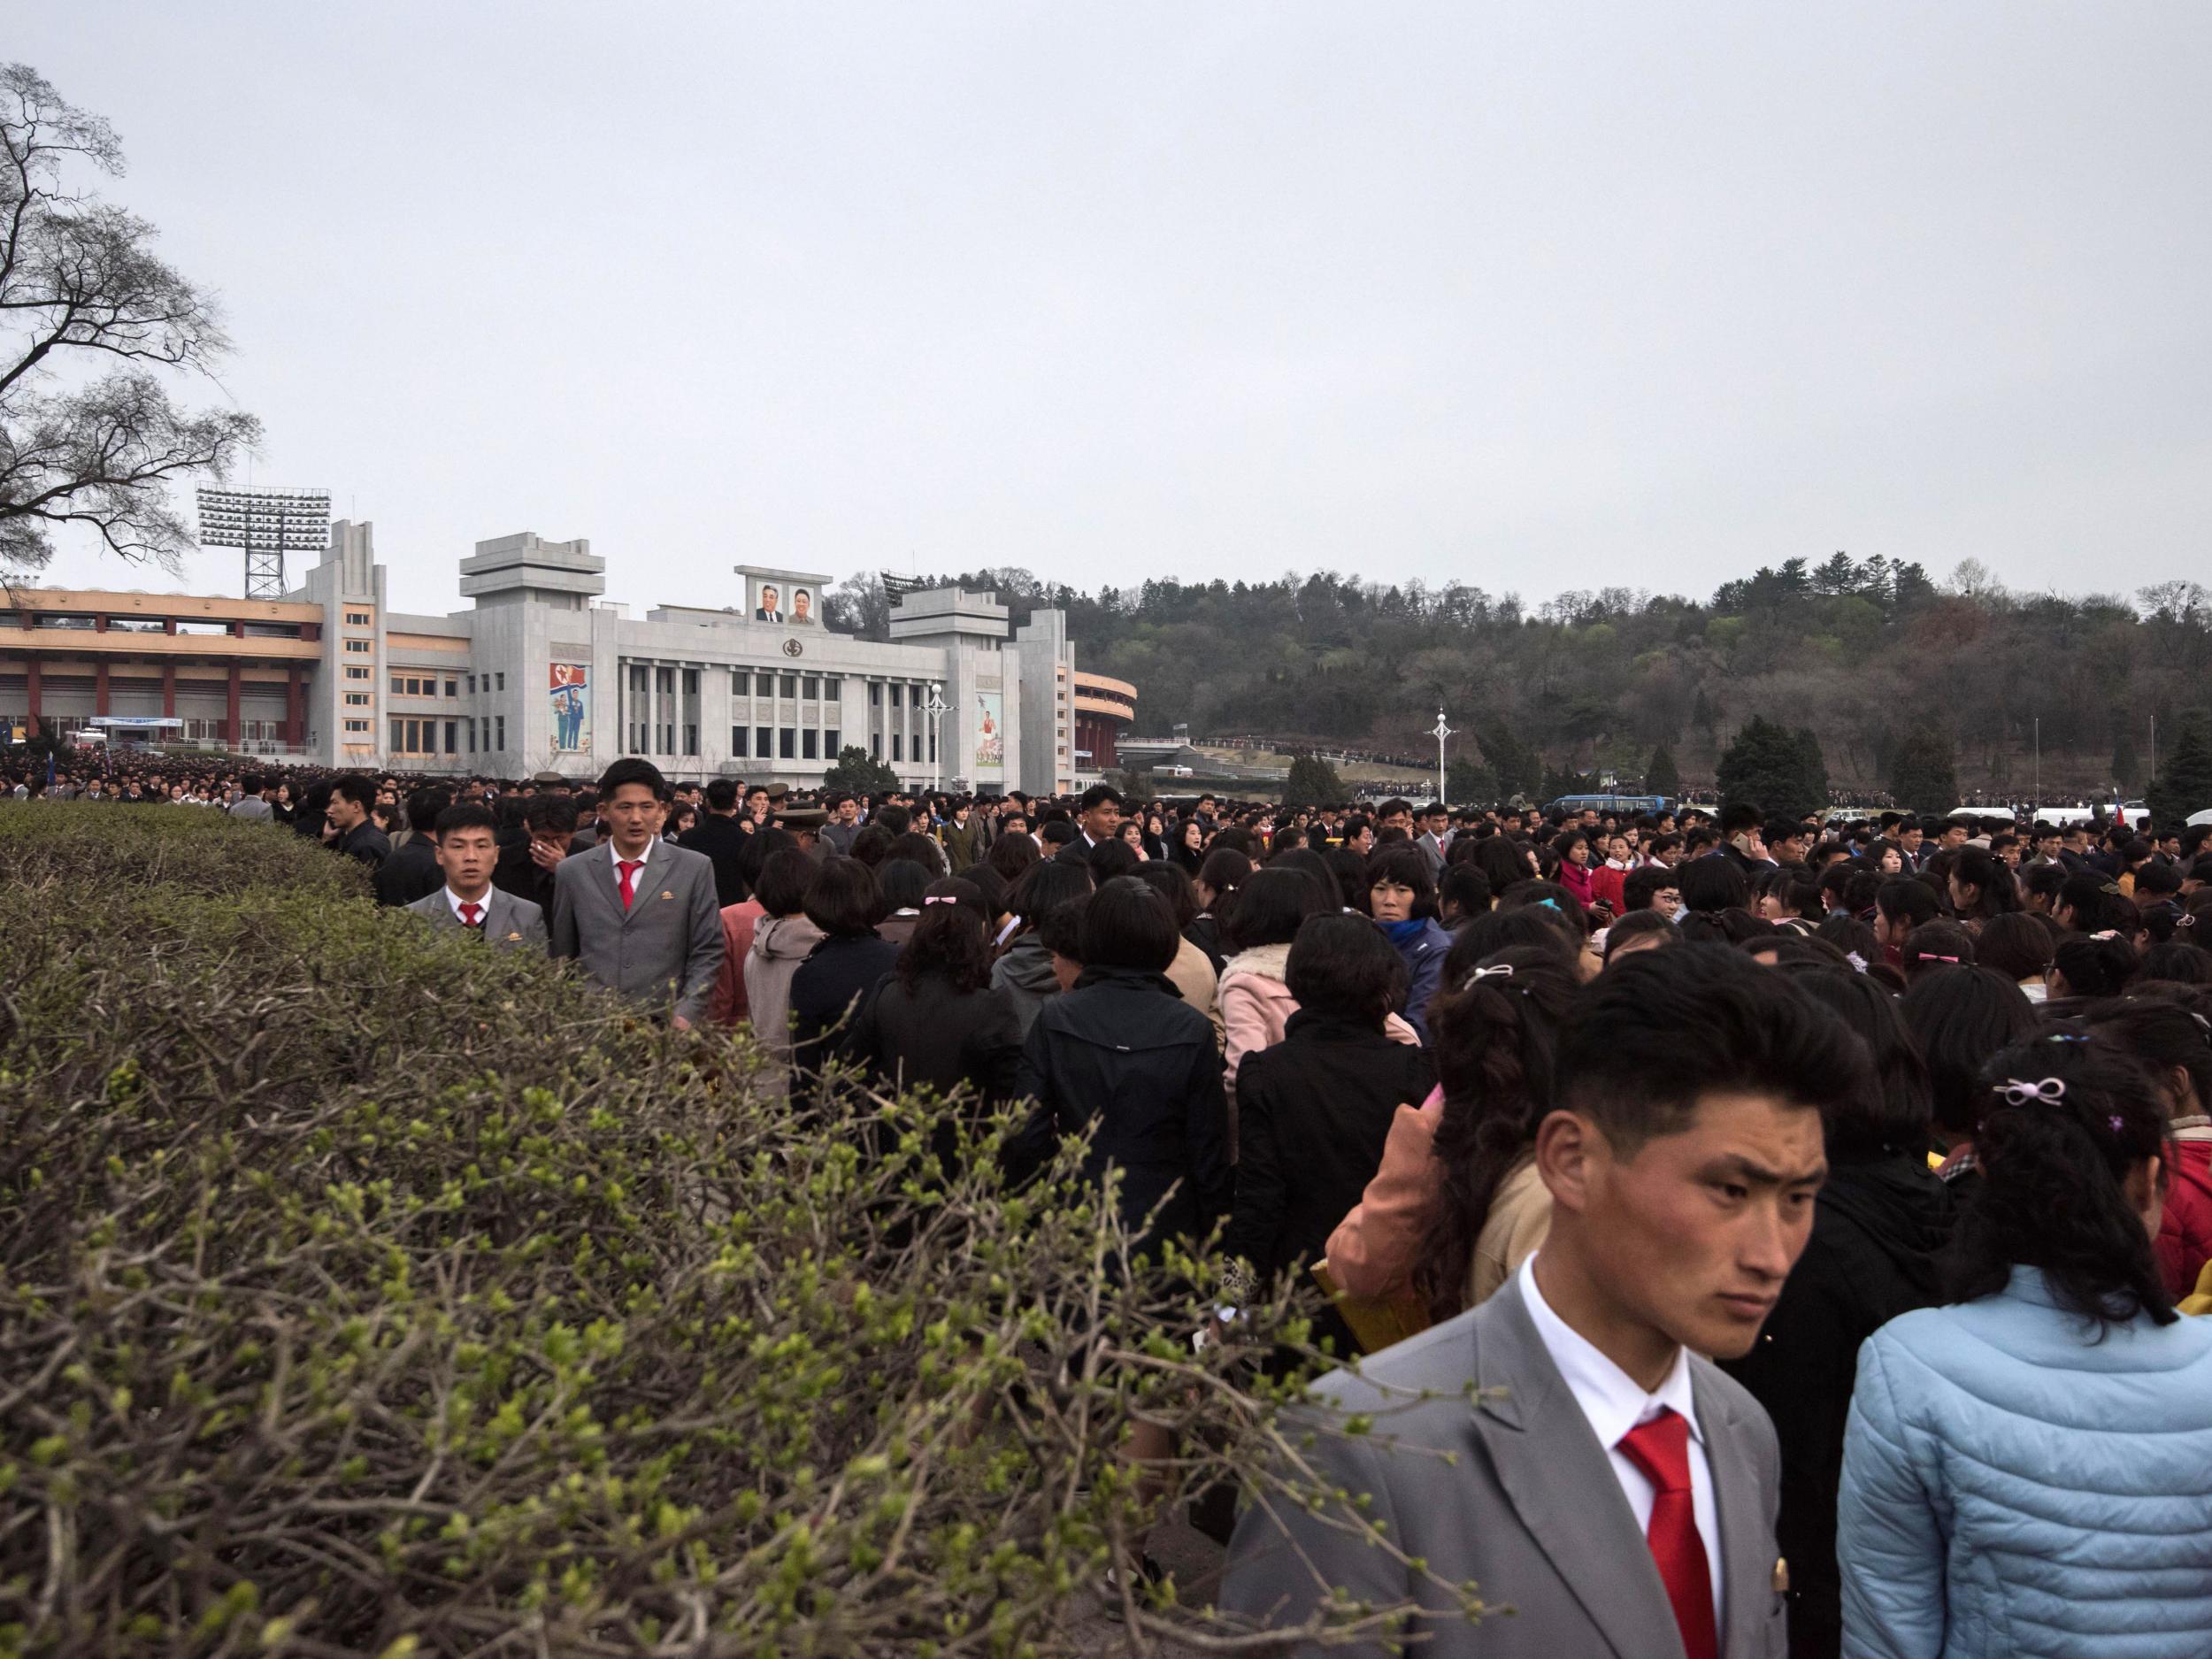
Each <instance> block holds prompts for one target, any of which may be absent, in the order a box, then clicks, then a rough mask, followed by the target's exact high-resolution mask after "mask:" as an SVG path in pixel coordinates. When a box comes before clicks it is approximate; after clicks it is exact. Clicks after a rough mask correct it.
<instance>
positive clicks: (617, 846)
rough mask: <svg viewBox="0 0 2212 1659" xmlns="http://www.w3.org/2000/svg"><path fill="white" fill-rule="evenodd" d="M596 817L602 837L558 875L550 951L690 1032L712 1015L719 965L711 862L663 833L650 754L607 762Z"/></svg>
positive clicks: (660, 796) (718, 915)
mask: <svg viewBox="0 0 2212 1659" xmlns="http://www.w3.org/2000/svg"><path fill="white" fill-rule="evenodd" d="M599 814H600V818H601V821H602V822H603V823H604V824H605V826H606V827H607V834H606V837H605V839H604V840H603V841H601V842H600V843H599V844H598V845H597V846H595V847H593V848H591V849H589V850H588V851H585V852H581V853H573V854H572V855H570V856H568V857H566V858H564V859H562V860H561V863H560V867H559V868H558V869H557V871H555V872H554V875H553V926H552V937H553V945H552V949H553V954H554V955H555V956H572V957H574V958H576V959H577V960H578V961H580V962H581V963H582V964H583V966H584V972H585V975H586V976H587V977H588V978H589V979H595V980H596V981H597V982H598V983H599V984H601V985H603V986H605V987H607V988H608V989H609V990H611V991H619V992H621V993H622V995H625V996H627V997H631V998H633V999H634V1000H635V1001H637V1002H642V1003H644V1004H646V1005H648V1006H649V1007H651V1008H653V1009H655V1010H662V1009H665V1010H668V1011H669V1013H670V1017H671V1018H672V1021H673V1023H674V1025H675V1026H676V1028H677V1029H678V1030H679V1031H686V1030H688V1029H690V1027H691V1026H693V1025H696V1024H697V1023H698V1022H699V1021H700V1020H702V1019H703V1018H705V1017H706V1011H707V1001H708V999H709V998H710V996H711V995H713V993H714V979H715V975H716V973H717V972H719V970H720V969H721V966H722V950H723V943H722V907H721V905H720V903H719V902H718V901H717V899H716V897H715V887H714V864H713V861H712V860H711V859H710V858H708V857H707V856H705V855H704V854H703V853H695V852H689V851H687V850H686V849H683V848H681V847H678V846H675V845H673V844H672V843H671V842H668V841H662V840H661V839H660V829H661V825H662V824H663V823H664V821H665V820H666V818H667V817H668V782H667V780H665V779H664V778H663V777H662V776H661V773H660V768H659V767H657V766H656V765H654V764H652V763H651V762H650V761H646V760H639V759H637V758H636V757H626V758H624V759H621V760H618V761H616V762H615V763H614V764H612V765H611V766H610V767H608V768H607V770H606V772H604V773H603V775H602V776H601V778H600V780H599Z"/></svg>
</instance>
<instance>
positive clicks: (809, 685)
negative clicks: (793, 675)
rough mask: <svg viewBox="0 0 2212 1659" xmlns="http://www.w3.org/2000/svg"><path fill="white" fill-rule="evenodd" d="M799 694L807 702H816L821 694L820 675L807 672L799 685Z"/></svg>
mask: <svg viewBox="0 0 2212 1659" xmlns="http://www.w3.org/2000/svg"><path fill="white" fill-rule="evenodd" d="M799 695H800V696H802V697H803V698H804V699H805V700H806V701H807V702H809V703H818V702H819V701H820V700H821V696H822V680H821V677H820V676H819V675H817V674H809V675H808V676H807V677H806V679H805V680H804V681H803V684H802V686H801V688H800V692H799Z"/></svg>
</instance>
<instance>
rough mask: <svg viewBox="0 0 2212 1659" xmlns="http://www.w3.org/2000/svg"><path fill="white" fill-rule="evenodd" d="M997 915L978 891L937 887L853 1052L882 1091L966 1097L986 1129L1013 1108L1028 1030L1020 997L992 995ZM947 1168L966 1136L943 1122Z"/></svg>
mask: <svg viewBox="0 0 2212 1659" xmlns="http://www.w3.org/2000/svg"><path fill="white" fill-rule="evenodd" d="M989 930H990V915H989V912H988V910H987V908H986V907H985V904H984V902H983V895H982V892H981V890H980V889H979V888H978V887H976V886H975V884H974V883H972V882H971V881H966V880H963V879H960V878H959V877H956V876H949V877H946V878H944V879H941V880H937V881H933V882H931V883H930V885H929V889H928V891H927V892H926V893H925V894H924V895H922V903H921V919H920V921H919V922H918V923H917V924H916V925H915V928H914V933H913V936H912V937H911V938H910V939H909V940H908V941H906V944H905V947H904V948H903V949H901V950H900V951H899V953H898V960H897V962H896V964H895V966H894V967H893V969H892V971H891V972H889V973H888V974H887V975H885V976H884V977H883V979H880V980H879V982H878V983H877V985H876V987H875V988H874V990H873V991H872V994H870V995H868V996H867V997H865V998H864V1000H863V1002H862V1003H861V1005H860V1010H859V1012H858V1014H857V1015H856V1018H855V1023H854V1029H853V1035H852V1040H851V1042H850V1043H849V1052H850V1053H851V1055H852V1057H853V1059H854V1060H855V1061H856V1063H857V1064H860V1065H861V1066H863V1067H864V1068H865V1069H866V1070H867V1071H869V1072H870V1073H871V1074H872V1076H874V1077H876V1078H878V1079H881V1081H882V1084H883V1086H884V1087H886V1088H887V1089H891V1090H896V1091H907V1090H914V1089H926V1090H927V1091H929V1092H930V1093H931V1094H934V1095H936V1096H938V1097H940V1098H945V1097H949V1096H951V1095H953V1094H963V1095H964V1104H963V1107H962V1113H963V1115H964V1116H965V1117H967V1118H969V1120H970V1121H971V1122H979V1121H980V1120H981V1119H982V1118H985V1117H987V1115H988V1114H989V1113H990V1111H991V1110H992V1109H993V1108H995V1107H996V1106H997V1105H999V1104H1000V1103H1001V1102H1005V1101H1010V1100H1012V1099H1013V1098H1015V1090H1016V1088H1017V1087H1018V1084H1019V1077H1018V1073H1019V1071H1020V1069H1021V1045H1022V1027H1021V1021H1020V1019H1019V1018H1018V1017H1017V1016H1016V1015H1015V1012H1014V1003H1013V999H1012V997H1011V996H1010V995H1009V994H1008V993H1007V992H1004V991H1001V990H994V989H993V988H992V987H991V941H990V931H989ZM931 1146H932V1148H933V1151H934V1152H935V1153H936V1155H937V1158H938V1161H939V1164H941V1167H942V1168H944V1169H945V1170H947V1171H950V1170H952V1169H953V1168H954V1167H955V1165H956V1162H957V1159H958V1153H959V1127H958V1125H957V1123H956V1121H955V1120H954V1119H952V1118H949V1117H948V1118H941V1119H940V1121H939V1123H938V1125H937V1126H936V1128H935V1129H934V1130H933V1133H932V1135H931Z"/></svg>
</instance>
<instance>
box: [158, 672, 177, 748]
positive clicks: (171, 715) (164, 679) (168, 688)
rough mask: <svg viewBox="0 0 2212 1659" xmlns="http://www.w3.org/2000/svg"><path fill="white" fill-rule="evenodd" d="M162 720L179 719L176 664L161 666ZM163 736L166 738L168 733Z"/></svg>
mask: <svg viewBox="0 0 2212 1659" xmlns="http://www.w3.org/2000/svg"><path fill="white" fill-rule="evenodd" d="M161 718H163V719H165V720H173V719H175V718H177V665H176V664H174V663H164V664H162V665H161ZM162 735H163V736H167V735H168V733H163V734H162Z"/></svg>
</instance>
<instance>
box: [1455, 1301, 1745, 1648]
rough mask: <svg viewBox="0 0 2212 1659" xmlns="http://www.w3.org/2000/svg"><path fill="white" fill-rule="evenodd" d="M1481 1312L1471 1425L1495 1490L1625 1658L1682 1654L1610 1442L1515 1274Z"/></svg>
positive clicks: (1606, 1636)
mask: <svg viewBox="0 0 2212 1659" xmlns="http://www.w3.org/2000/svg"><path fill="white" fill-rule="evenodd" d="M1485 1311H1486V1313H1487V1314H1489V1315H1490V1317H1486V1318H1483V1319H1481V1320H1479V1322H1478V1324H1477V1326H1476V1330H1477V1333H1478V1334H1477V1338H1476V1351H1475V1376H1476V1379H1477V1385H1478V1386H1479V1389H1480V1390H1481V1391H1482V1392H1481V1393H1480V1394H1479V1395H1478V1397H1477V1400H1476V1402H1475V1406H1474V1423H1475V1430H1476V1432H1477V1433H1478V1434H1479V1436H1480V1437H1481V1440H1482V1443H1483V1446H1484V1448H1485V1449H1486V1450H1487V1451H1488V1453H1489V1454H1490V1463H1491V1466H1492V1467H1493V1468H1494V1469H1495V1470H1496V1471H1497V1476H1498V1484H1499V1486H1502V1488H1503V1489H1504V1491H1505V1495H1506V1497H1507V1498H1508V1499H1509V1501H1510V1502H1511V1503H1512V1505H1513V1508H1514V1509H1515V1510H1516V1512H1517V1513H1518V1515H1519V1516H1520V1517H1521V1524H1522V1525H1524V1526H1525V1527H1526V1528H1527V1529H1528V1532H1529V1536H1530V1537H1532V1538H1533V1539H1534V1540H1536V1542H1537V1544H1538V1545H1539V1546H1540V1548H1542V1549H1543V1551H1544V1553H1545V1555H1548V1556H1549V1557H1550V1558H1551V1563H1552V1565H1553V1566H1554V1567H1555V1568H1556V1569H1557V1570H1558V1572H1559V1576H1560V1578H1562V1579H1563V1580H1564V1581H1565V1583H1566V1586H1567V1588H1568V1589H1569V1590H1570V1591H1571V1593H1572V1594H1573V1595H1574V1597H1575V1599H1576V1600H1577V1601H1579V1602H1581V1604H1582V1608H1583V1610H1584V1611H1585V1612H1586V1613H1587V1614H1588V1615H1589V1616H1590V1622H1591V1623H1592V1624H1595V1625H1596V1626H1597V1627H1598V1629H1599V1630H1600V1631H1601V1632H1604V1635H1605V1640H1606V1641H1607V1642H1608V1643H1609V1645H1610V1646H1611V1647H1612V1649H1613V1651H1614V1652H1615V1653H1616V1654H1617V1655H1620V1659H1646V1656H1647V1655H1680V1653H1681V1651H1682V1648H1681V1639H1680V1637H1679V1636H1678V1634H1677V1632H1676V1630H1675V1624H1674V1609H1673V1608H1672V1607H1671V1605H1670V1604H1669V1602H1668V1601H1667V1592H1666V1586H1664V1585H1663V1583H1661V1582H1660V1578H1659V1569H1658V1566H1657V1565H1656V1563H1654V1562H1653V1560H1652V1556H1651V1546H1650V1545H1649V1544H1648V1543H1647V1541H1646V1540H1645V1538H1644V1535H1643V1534H1642V1533H1641V1532H1638V1531H1637V1530H1636V1516H1635V1512H1634V1511H1633V1510H1632V1509H1630V1508H1629V1507H1628V1500H1627V1498H1626V1497H1625V1496H1624V1495H1623V1494H1622V1492H1621V1488H1620V1480H1619V1478H1618V1477H1617V1476H1616V1475H1615V1474H1614V1472H1613V1465H1612V1462H1611V1460H1610V1458H1609V1456H1608V1455H1607V1453H1606V1448H1603V1447H1601V1446H1600V1445H1599V1444H1598V1440H1597V1436H1596V1435H1594V1434H1593V1433H1592V1432H1590V1420H1589V1419H1588V1418H1587V1417H1584V1416H1583V1415H1582V1408H1581V1407H1580V1406H1578V1405H1577V1404H1576V1403H1575V1398H1574V1394H1573V1393H1572V1391H1571V1390H1570V1389H1569V1388H1568V1386H1567V1385H1566V1383H1565V1381H1564V1380H1563V1379H1562V1378H1561V1377H1560V1375H1559V1370H1558V1367H1557V1366H1555V1365H1554V1364H1553V1363H1552V1360H1551V1356H1550V1355H1549V1354H1548V1353H1547V1352H1546V1351H1545V1348H1544V1342H1543V1339H1542V1338H1541V1337H1540V1336H1538V1335H1537V1333H1536V1326H1535V1325H1534V1324H1533V1323H1532V1321H1531V1320H1530V1318H1529V1317H1528V1310H1527V1307H1526V1305H1525V1303H1524V1302H1522V1300H1521V1290H1520V1286H1519V1284H1518V1282H1517V1280H1513V1279H1508V1280H1507V1281H1506V1284H1505V1286H1504V1288H1502V1290H1500V1291H1499V1292H1498V1293H1497V1294H1496V1295H1494V1296H1493V1297H1492V1298H1491V1299H1490V1301H1489V1302H1486V1304H1485ZM1501 1389H1502V1390H1503V1391H1504V1392H1503V1394H1502V1395H1500V1394H1494V1393H1493V1392H1492V1391H1494V1390H1501ZM1701 1403H1702V1402H1701ZM1502 1594H1508V1595H1510V1594H1511V1591H1510V1588H1509V1587H1507V1588H1505V1589H1504V1590H1502Z"/></svg>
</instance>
